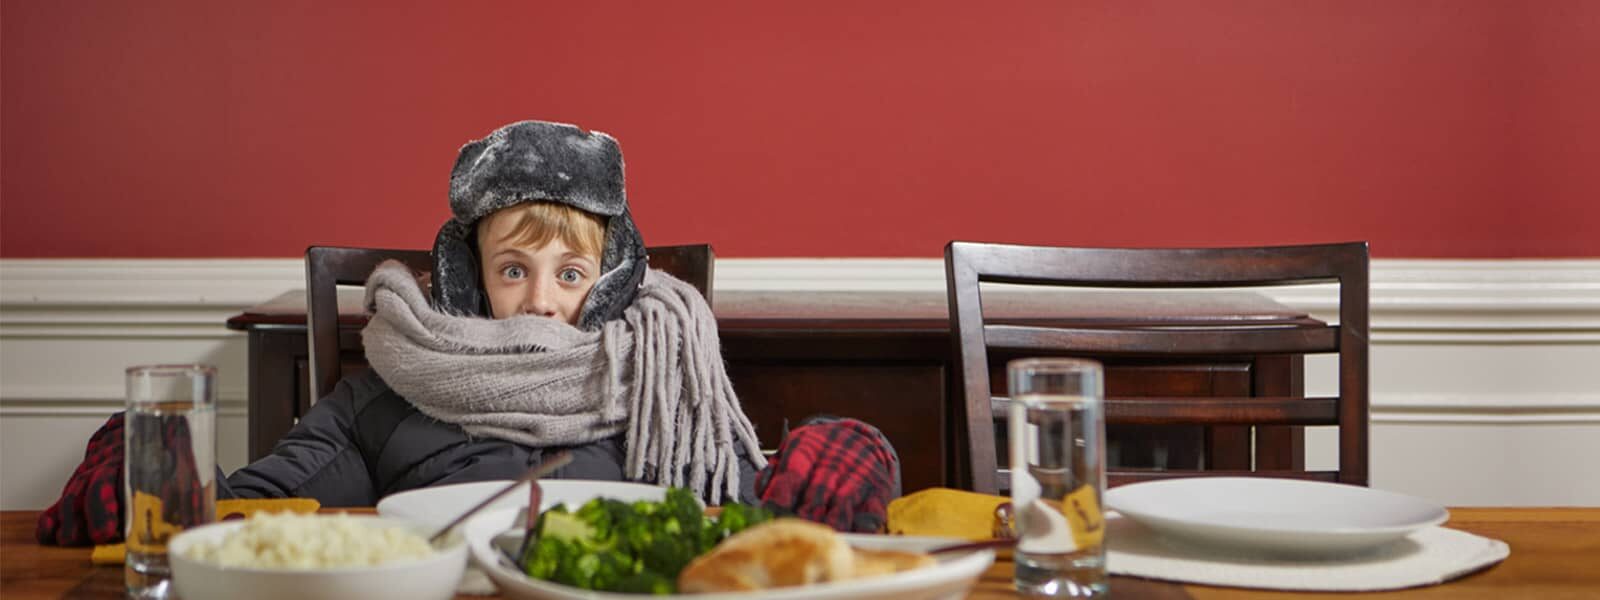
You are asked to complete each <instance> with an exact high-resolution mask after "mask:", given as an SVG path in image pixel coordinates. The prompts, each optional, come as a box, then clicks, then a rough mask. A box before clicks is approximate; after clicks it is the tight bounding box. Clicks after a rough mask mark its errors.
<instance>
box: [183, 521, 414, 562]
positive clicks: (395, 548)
mask: <svg viewBox="0 0 1600 600" xmlns="http://www.w3.org/2000/svg"><path fill="white" fill-rule="evenodd" d="M363 521H364V520H360V519H352V518H350V517H349V516H347V515H345V514H343V513H340V514H337V515H297V514H294V513H287V512H286V513H283V514H272V513H259V514H257V515H256V516H254V517H252V518H251V519H250V520H248V521H245V524H244V526H242V527H240V528H238V529H236V530H234V531H231V532H229V533H228V534H227V535H225V536H223V537H222V540H221V541H220V542H218V543H215V544H210V543H199V544H195V545H194V546H192V547H190V548H189V551H188V555H189V557H190V558H193V559H195V560H199V561H204V562H209V563H213V564H218V565H222V566H225V567H246V568H266V569H334V568H340V567H365V566H372V565H378V564H383V563H388V562H395V561H401V560H408V559H414V558H421V557H424V556H427V555H429V554H433V548H432V547H430V546H429V545H428V542H427V540H424V539H422V536H420V535H417V534H416V533H413V532H411V531H408V530H406V529H403V528H400V527H394V526H379V525H376V524H372V523H364V522H363Z"/></svg>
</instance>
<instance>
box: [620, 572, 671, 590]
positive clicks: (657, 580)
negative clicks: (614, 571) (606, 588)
mask: <svg viewBox="0 0 1600 600" xmlns="http://www.w3.org/2000/svg"><path fill="white" fill-rule="evenodd" d="M673 590H674V586H673V584H672V580H671V579H669V578H667V577H666V576H664V575H662V574H660V573H656V572H654V571H640V572H638V573H635V574H633V575H630V576H628V577H627V578H624V579H623V580H622V582H621V583H619V584H618V585H617V589H616V591H619V592H622V593H625V594H655V595H658V596H664V595H666V594H671V593H672V592H673Z"/></svg>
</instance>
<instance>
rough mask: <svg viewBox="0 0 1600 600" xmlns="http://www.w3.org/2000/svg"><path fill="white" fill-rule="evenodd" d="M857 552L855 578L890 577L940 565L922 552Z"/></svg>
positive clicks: (857, 549)
mask: <svg viewBox="0 0 1600 600" xmlns="http://www.w3.org/2000/svg"><path fill="white" fill-rule="evenodd" d="M852 550H854V551H855V555H856V560H855V569H854V571H855V572H854V573H853V574H852V576H853V577H855V578H857V579H860V578H863V577H875V576H878V575H889V574H891V573H899V572H901V571H910V570H912V569H920V568H923V567H930V566H933V565H936V564H939V561H937V560H934V559H933V557H932V556H928V555H926V554H922V553H920V552H902V551H899V550H868V549H866V548H852Z"/></svg>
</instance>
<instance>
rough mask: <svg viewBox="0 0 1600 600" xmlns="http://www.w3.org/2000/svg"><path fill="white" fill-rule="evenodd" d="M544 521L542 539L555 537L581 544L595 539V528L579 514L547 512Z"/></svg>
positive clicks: (541, 527)
mask: <svg viewBox="0 0 1600 600" xmlns="http://www.w3.org/2000/svg"><path fill="white" fill-rule="evenodd" d="M542 521H543V522H542V523H540V527H539V538H540V539H544V538H547V537H553V538H556V539H560V540H566V541H568V542H572V543H575V544H579V545H588V544H591V543H592V542H593V541H594V537H595V535H594V533H595V528H594V527H592V526H590V525H589V524H588V523H586V522H584V520H583V518H582V517H581V516H579V515H574V514H568V513H545V514H544V517H543V518H542Z"/></svg>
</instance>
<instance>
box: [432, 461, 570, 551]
mask: <svg viewBox="0 0 1600 600" xmlns="http://www.w3.org/2000/svg"><path fill="white" fill-rule="evenodd" d="M570 462H572V454H571V453H570V452H566V451H562V452H559V453H557V454H556V455H554V456H551V457H550V458H548V459H545V460H544V462H541V463H539V466H536V467H534V468H532V469H528V472H526V473H523V474H522V476H521V477H518V478H517V480H516V481H513V482H511V484H510V485H507V486H506V487H504V488H501V489H500V491H498V492H495V493H494V494H493V495H490V496H489V497H488V498H484V499H483V502H479V503H478V505H477V506H474V507H472V508H469V509H467V512H464V513H461V514H460V515H459V516H457V517H456V518H455V519H452V520H451V521H450V523H449V524H448V525H445V526H444V528H443V529H440V530H439V531H438V533H435V534H433V535H432V536H430V537H429V538H428V543H429V544H434V543H437V542H438V541H439V540H440V539H441V538H443V537H444V535H445V534H447V533H450V530H452V529H455V528H456V526H457V525H460V524H461V523H462V522H463V521H466V520H467V517H470V516H472V515H474V514H477V512H478V511H480V510H483V509H484V508H485V507H487V506H489V505H490V504H493V503H494V501H496V500H499V499H501V498H503V497H505V495H506V494H509V493H511V490H514V489H517V486H519V485H522V484H524V483H528V482H530V481H533V480H535V479H538V478H540V477H544V476H545V475H549V474H550V473H553V472H555V470H556V469H559V468H561V467H564V466H566V465H567V463H570ZM533 510H535V511H537V510H539V509H538V507H534V508H533Z"/></svg>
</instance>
